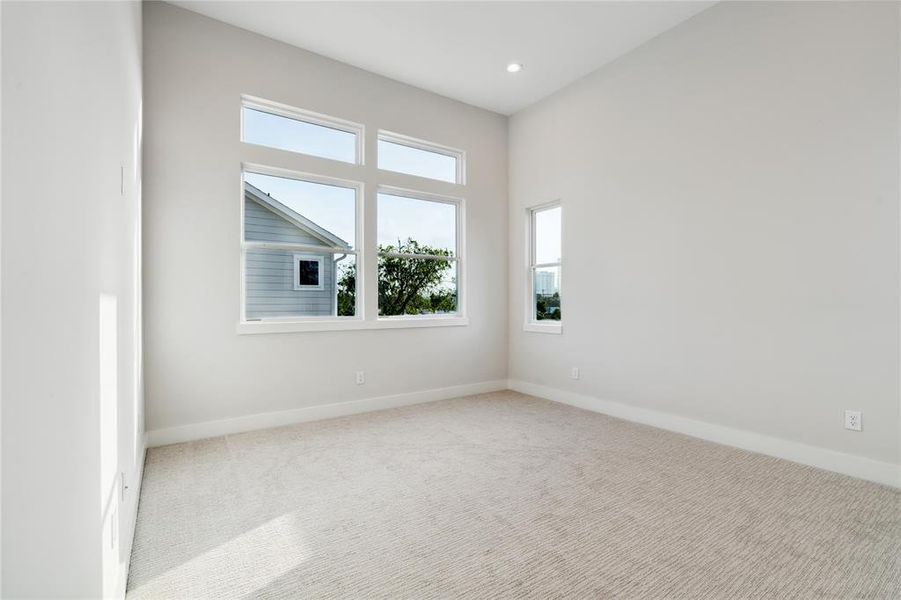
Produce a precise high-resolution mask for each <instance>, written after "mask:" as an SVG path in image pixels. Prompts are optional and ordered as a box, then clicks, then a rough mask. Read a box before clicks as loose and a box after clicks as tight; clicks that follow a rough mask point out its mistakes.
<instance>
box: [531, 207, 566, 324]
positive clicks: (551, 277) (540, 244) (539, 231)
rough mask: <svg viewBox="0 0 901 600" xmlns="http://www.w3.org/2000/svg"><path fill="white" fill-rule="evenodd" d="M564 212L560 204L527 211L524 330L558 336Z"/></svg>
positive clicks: (560, 319)
mask: <svg viewBox="0 0 901 600" xmlns="http://www.w3.org/2000/svg"><path fill="white" fill-rule="evenodd" d="M562 213H563V209H562V208H561V207H560V204H559V203H554V204H547V205H544V206H540V207H537V208H533V209H530V210H529V232H530V235H529V238H530V241H529V278H528V310H527V318H526V329H527V330H529V331H546V332H548V333H559V332H560V323H561V321H562V318H563V312H562V309H561V302H560V296H561V270H562V269H561V266H562V261H563V259H562V256H563V251H562V246H563V244H562V239H561V238H562V233H561V232H562V229H561V218H562Z"/></svg>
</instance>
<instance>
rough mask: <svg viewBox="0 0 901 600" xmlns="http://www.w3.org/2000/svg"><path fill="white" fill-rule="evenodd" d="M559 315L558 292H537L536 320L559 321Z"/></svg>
mask: <svg viewBox="0 0 901 600" xmlns="http://www.w3.org/2000/svg"><path fill="white" fill-rule="evenodd" d="M561 317H562V315H561V313H560V293H559V292H554V293H553V294H537V295H536V296H535V319H536V320H538V321H544V320H551V321H559V320H560V318H561Z"/></svg>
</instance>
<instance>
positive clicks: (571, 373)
mask: <svg viewBox="0 0 901 600" xmlns="http://www.w3.org/2000/svg"><path fill="white" fill-rule="evenodd" d="M569 378H570V379H578V378H579V367H573V368H572V369H571V370H570V371H569Z"/></svg>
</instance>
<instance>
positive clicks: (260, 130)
mask: <svg viewBox="0 0 901 600" xmlns="http://www.w3.org/2000/svg"><path fill="white" fill-rule="evenodd" d="M241 141H243V142H246V143H248V144H257V145H259V146H269V147H270V148H277V149H279V150H287V151H289V152H297V153H300V154H309V155H311V156H318V157H321V158H329V159H332V160H339V161H342V162H348V163H354V164H361V163H362V151H361V148H362V143H363V128H362V126H360V125H357V124H356V123H352V122H350V121H344V120H342V119H336V118H335V117H329V116H327V115H321V114H318V113H314V112H310V111H305V110H301V109H299V108H292V107H290V106H286V105H284V104H278V103H277V102H270V101H268V100H262V99H259V98H250V97H245V98H244V99H243V102H242V107H241Z"/></svg>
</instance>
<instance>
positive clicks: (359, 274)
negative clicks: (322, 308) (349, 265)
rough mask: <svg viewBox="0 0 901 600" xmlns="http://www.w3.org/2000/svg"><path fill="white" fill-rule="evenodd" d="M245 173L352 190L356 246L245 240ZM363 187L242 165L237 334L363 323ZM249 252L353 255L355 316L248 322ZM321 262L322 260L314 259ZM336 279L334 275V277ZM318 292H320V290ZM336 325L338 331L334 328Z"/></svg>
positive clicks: (284, 171)
mask: <svg viewBox="0 0 901 600" xmlns="http://www.w3.org/2000/svg"><path fill="white" fill-rule="evenodd" d="M244 173H256V174H258V175H270V176H272V177H283V178H285V179H295V180H297V181H305V182H308V183H318V184H322V185H333V186H338V187H344V188H350V189H353V190H354V195H355V200H354V204H355V208H354V210H355V214H354V219H355V223H354V229H355V232H354V233H355V236H354V237H355V238H356V239H355V242H354V247H353V249H350V250H349V249H347V248H333V247H328V246H312V245H308V244H294V243H286V242H258V241H250V240H246V239H245V234H244ZM363 192H364V190H363V183H362V182H359V181H352V180H349V179H338V178H336V177H326V176H324V175H314V174H312V173H303V172H300V171H292V170H289V169H281V168H277V167H268V166H264V165H257V164H253V163H242V164H241V180H240V198H241V202H240V205H241V219H240V221H241V223H240V227H241V231H240V234H241V237H240V238H239V239H240V240H241V269H240V271H241V272H240V276H241V314H240V320H239V322H238V333H270V332H271V333H279V332H282V331H292V330H294V331H300V330H315V329H331V328H339V329H340V328H351V327H348V325H353V324H355V323H360V322H362V321H363V310H364V302H363V297H362V291H363V289H364V288H363V260H364V258H363V252H361V251H360V248H361V244H362V238H363V201H362V199H363ZM251 249H261V250H287V251H289V252H295V257H296V256H297V255H298V254H322V253H324V254H329V253H331V254H346V255H348V256H350V255H353V256H354V257H355V268H356V289H355V291H354V315H353V316H352V317H347V316H344V317H339V316H337V315H321V316H320V315H310V316H303V315H293V316H290V317H268V318H265V319H253V320H248V319H247V287H246V286H247V277H246V273H247V264H246V263H247V260H246V258H247V251H248V250H251ZM317 258H321V257H317ZM293 265H294V283H295V289H298V288H297V278H298V273H297V268H296V258H295V259H294V262H293ZM319 273H320V279H319V283H320V285H321V284H322V266H321V265H320V270H319ZM336 275H337V274H336ZM300 289H313V288H308V287H302V288H300ZM319 289H322V288H321V287H320V288H319ZM285 324H297V325H313V326H312V327H307V328H303V327H299V328H297V329H291V328H287V329H286V328H284V327H283V326H284V325H285ZM335 325H338V327H333V326H335Z"/></svg>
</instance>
